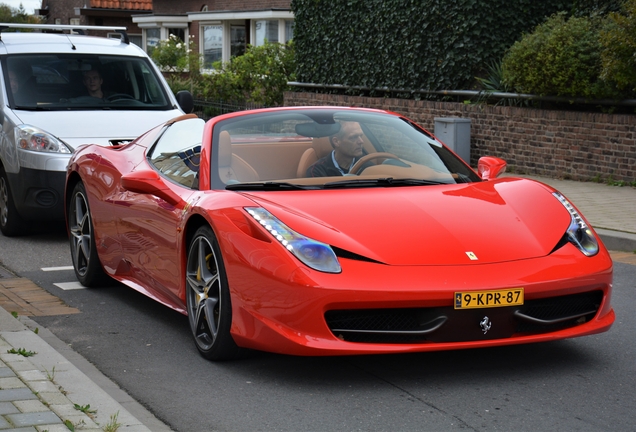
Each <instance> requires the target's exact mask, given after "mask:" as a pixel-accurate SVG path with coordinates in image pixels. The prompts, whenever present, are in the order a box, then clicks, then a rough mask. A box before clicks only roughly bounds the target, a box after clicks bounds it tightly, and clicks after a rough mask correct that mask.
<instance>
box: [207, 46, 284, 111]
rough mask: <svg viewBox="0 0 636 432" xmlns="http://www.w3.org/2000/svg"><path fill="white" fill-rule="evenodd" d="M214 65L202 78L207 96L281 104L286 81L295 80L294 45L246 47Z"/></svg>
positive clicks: (219, 98) (218, 98) (266, 104)
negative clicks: (212, 69)
mask: <svg viewBox="0 0 636 432" xmlns="http://www.w3.org/2000/svg"><path fill="white" fill-rule="evenodd" d="M214 66H215V68H216V69H217V71H216V72H215V73H212V74H210V75H205V76H203V77H202V81H203V87H204V90H203V93H204V96H205V97H206V99H215V100H225V101H247V102H252V103H255V104H259V105H265V106H277V105H282V104H283V93H284V92H285V90H287V88H288V86H287V82H288V81H293V80H294V70H295V62H294V46H293V44H292V43H288V44H287V45H282V44H278V43H265V45H263V46H259V47H254V46H249V47H248V48H247V50H246V52H245V54H243V55H242V56H238V57H233V58H232V59H231V60H230V61H229V62H227V63H224V64H220V63H217V64H215V65H214Z"/></svg>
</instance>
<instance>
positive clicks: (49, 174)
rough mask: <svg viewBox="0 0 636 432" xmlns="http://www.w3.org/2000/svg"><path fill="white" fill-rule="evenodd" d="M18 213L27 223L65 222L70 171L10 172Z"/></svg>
mask: <svg viewBox="0 0 636 432" xmlns="http://www.w3.org/2000/svg"><path fill="white" fill-rule="evenodd" d="M7 179H8V181H9V187H10V188H11V192H12V194H13V200H14V203H15V206H16V209H17V210H18V213H19V214H20V216H21V217H22V219H24V220H30V221H35V220H48V221H61V220H64V183H65V181H66V171H45V170H39V169H31V168H24V167H21V168H20V171H19V173H18V174H14V173H7Z"/></svg>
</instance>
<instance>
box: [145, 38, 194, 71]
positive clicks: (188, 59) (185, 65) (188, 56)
mask: <svg viewBox="0 0 636 432" xmlns="http://www.w3.org/2000/svg"><path fill="white" fill-rule="evenodd" d="M200 57H201V56H200V54H198V51H197V48H196V45H195V44H194V43H193V42H190V44H189V46H188V45H186V43H185V42H183V41H182V40H181V39H179V38H178V37H177V36H175V35H170V37H169V38H168V39H164V40H160V41H159V43H158V44H157V46H156V47H155V49H154V50H153V51H152V55H151V58H152V60H153V61H154V62H155V64H156V65H157V66H159V68H160V69H161V70H163V71H165V72H185V71H190V72H194V73H198V71H199V68H200V67H201V58H200Z"/></svg>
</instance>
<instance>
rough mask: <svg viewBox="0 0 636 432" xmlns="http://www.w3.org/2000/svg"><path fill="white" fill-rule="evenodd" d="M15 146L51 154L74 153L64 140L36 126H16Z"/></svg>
mask: <svg viewBox="0 0 636 432" xmlns="http://www.w3.org/2000/svg"><path fill="white" fill-rule="evenodd" d="M14 132H15V144H16V146H17V147H18V148H19V149H23V150H32V151H39V152H49V153H72V151H71V149H70V148H69V147H68V146H67V145H66V143H64V142H63V141H62V140H59V139H57V138H56V137H54V136H53V135H51V134H50V133H48V132H44V131H43V130H42V129H38V128H36V127H35V126H30V125H20V126H16V127H15V129H14Z"/></svg>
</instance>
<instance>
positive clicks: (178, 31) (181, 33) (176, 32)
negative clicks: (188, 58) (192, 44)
mask: <svg viewBox="0 0 636 432" xmlns="http://www.w3.org/2000/svg"><path fill="white" fill-rule="evenodd" d="M170 36H176V37H178V38H179V40H181V42H183V41H185V30H184V29H182V28H169V29H168V37H170Z"/></svg>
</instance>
